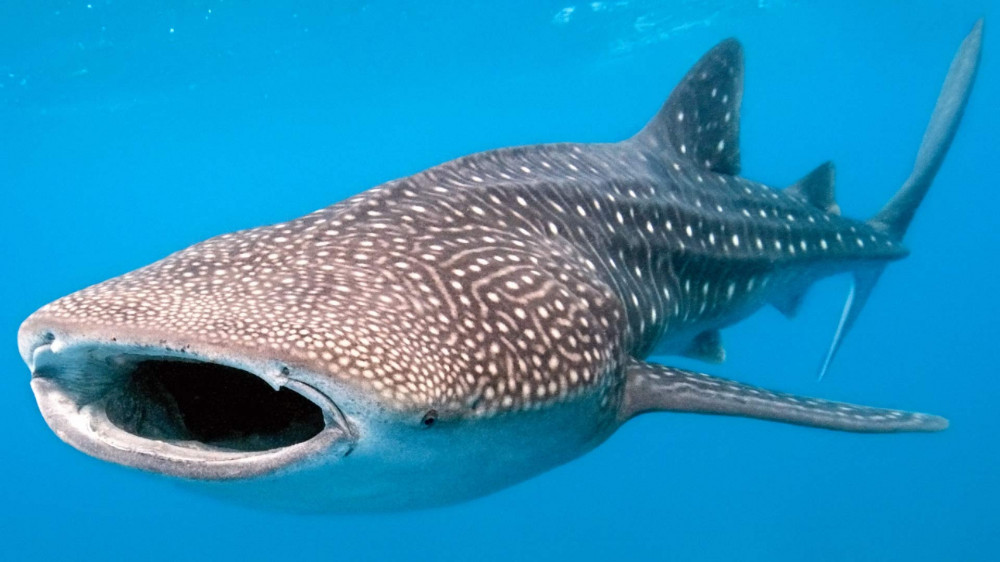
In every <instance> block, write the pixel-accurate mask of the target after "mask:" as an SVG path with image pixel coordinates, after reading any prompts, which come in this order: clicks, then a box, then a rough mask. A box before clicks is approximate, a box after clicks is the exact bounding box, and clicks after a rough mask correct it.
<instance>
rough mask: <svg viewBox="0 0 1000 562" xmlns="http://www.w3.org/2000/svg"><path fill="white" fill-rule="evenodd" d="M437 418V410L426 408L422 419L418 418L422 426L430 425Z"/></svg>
mask: <svg viewBox="0 0 1000 562" xmlns="http://www.w3.org/2000/svg"><path fill="white" fill-rule="evenodd" d="M437 418H438V413H437V410H428V411H427V413H426V414H424V419H422V420H420V424H421V425H423V426H424V427H432V426H433V425H434V424H435V423H436V422H437Z"/></svg>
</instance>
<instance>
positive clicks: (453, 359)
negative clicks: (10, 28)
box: [18, 22, 982, 510]
mask: <svg viewBox="0 0 1000 562" xmlns="http://www.w3.org/2000/svg"><path fill="white" fill-rule="evenodd" d="M981 34H982V24H981V22H980V23H977V25H976V27H975V28H974V29H973V31H972V33H971V34H970V35H969V36H968V37H967V38H966V40H965V42H964V43H963V46H962V48H961V49H960V50H959V53H958V54H957V55H956V58H955V62H954V63H953V65H952V69H951V71H950V72H949V75H948V78H947V80H946V82H945V87H944V89H943V90H942V93H941V96H940V98H939V104H938V107H937V109H936V111H935V114H934V116H933V117H932V120H931V126H930V127H929V129H928V133H927V135H926V136H925V139H924V144H923V146H922V148H921V151H920V156H919V158H918V162H917V165H916V167H915V172H914V175H913V179H912V180H911V181H910V182H908V183H907V184H906V186H904V188H903V190H902V191H901V194H900V195H899V196H898V197H897V198H895V199H893V201H891V202H890V203H889V204H888V205H887V207H886V210H885V211H883V212H882V213H880V214H879V215H878V216H877V217H876V219H875V220H873V221H869V222H867V223H865V222H857V221H851V220H849V219H846V218H842V217H840V216H839V209H838V207H837V205H836V202H835V201H834V198H833V169H832V167H831V166H829V165H823V166H820V167H819V168H817V169H816V170H815V171H814V172H812V173H810V174H808V175H807V176H806V177H805V178H803V180H801V181H800V182H798V183H796V184H795V185H793V186H792V187H790V188H788V189H786V190H784V191H777V190H774V189H771V188H768V187H766V186H763V185H761V184H758V183H755V182H752V181H749V180H746V179H743V178H740V177H738V176H736V175H735V174H736V172H737V171H738V169H739V146H738V128H739V105H740V101H741V99H742V51H741V49H740V47H739V45H738V44H737V43H736V42H735V41H732V40H728V41H725V42H723V43H721V44H720V45H719V46H718V47H716V48H715V49H713V50H711V51H710V52H709V53H708V54H707V55H706V56H705V57H704V58H703V59H702V60H701V61H700V62H698V63H697V64H696V65H695V66H694V68H693V69H692V70H691V72H689V73H688V75H687V76H686V77H685V79H684V80H683V81H682V82H681V84H680V85H679V86H678V87H677V89H676V91H675V92H674V94H673V95H671V97H670V99H669V100H668V101H667V103H666V104H665V105H664V107H663V109H662V110H661V111H660V113H659V114H658V116H657V117H656V118H655V119H654V120H653V121H652V122H651V123H650V125H648V126H647V127H646V128H645V129H644V130H643V131H642V132H641V133H639V134H638V135H637V136H636V137H634V138H632V139H629V140H626V141H623V142H621V143H616V144H602V145H574V144H554V145H543V146H535V147H522V148H514V149H503V150H498V151H491V152H487V153H482V154H479V155H473V156H470V157H466V158H461V159H458V160H455V161H452V162H449V163H446V164H443V165H441V166H438V167H435V168H432V169H430V170H428V171H426V172H423V173H420V174H417V175H414V176H411V177H408V178H403V179H400V180H396V181H394V182H389V183H388V184H385V185H383V186H379V187H376V188H374V189H372V190H369V191H367V192H365V193H363V194H361V195H358V196H356V197H352V198H351V199H349V200H347V201H344V202H342V203H340V204H337V205H334V206H331V207H329V208H327V209H322V210H320V211H317V212H315V213H312V214H310V215H307V216H305V217H302V218H300V219H296V220H293V221H289V222H286V223H281V224H277V225H274V226H269V227H262V228H257V229H251V230H247V231H242V232H236V233H232V234H227V235H223V236H219V237H216V238H213V239H210V240H207V241H205V242H202V243H200V244H197V245H194V246H192V247H190V248H188V249H185V250H182V251H180V252H178V253H176V254H173V255H171V256H168V257H167V258H165V259H163V260H161V261H159V262H156V263H154V264H152V265H150V266H147V267H145V268H141V269H139V270H136V271H134V272H131V273H128V274H125V275H123V276H121V277H118V278H115V279H111V280H108V281H106V282H104V283H101V284H98V285H95V286H93V287H89V288H87V289H84V290H82V291H79V292H77V293H74V294H71V295H69V296H67V297H64V298H62V299H59V300H57V301H55V302H53V303H50V304H49V305H46V306H44V307H42V308H41V309H40V310H38V311H37V312H35V313H34V314H32V315H31V316H30V317H29V318H28V319H27V320H26V321H25V322H24V324H23V325H22V326H21V329H20V331H19V334H18V343H19V347H20V351H21V354H22V357H23V358H24V360H25V362H26V363H27V364H28V366H29V367H30V368H31V371H32V375H33V377H32V388H33V391H34V393H35V396H36V399H37V401H38V404H39V408H40V409H41V411H42V414H43V416H44V417H45V419H46V421H47V423H48V424H49V425H50V426H51V427H52V429H53V430H54V431H55V432H56V433H57V435H59V437H60V438H62V439H63V440H65V441H67V442H68V443H70V444H72V445H73V446H75V447H77V448H78V449H80V450H82V451H84V452H86V453H88V454H91V455H93V456H96V457H99V458H102V459H106V460H110V461H112V462H116V463H119V464H123V465H127V466H132V467H137V468H141V469H144V470H150V471H154V472H158V473H162V474H167V475H172V476H177V477H181V478H184V479H186V480H193V481H199V482H202V481H208V482H210V484H208V485H207V486H206V489H207V490H209V491H211V492H212V493H217V494H224V495H232V496H241V498H242V499H243V500H244V501H248V502H254V503H264V502H272V503H273V504H276V505H281V506H285V507H293V508H296V509H314V510H315V509H353V510H371V509H391V508H402V507H420V506H428V505H438V504H442V503H449V502H454V501H460V500H463V499H468V498H472V497H476V496H479V495H482V494H486V493H489V492H491V491H494V490H497V489H500V488H502V487H504V486H508V485H510V484H513V483H515V482H518V481H520V480H523V479H525V478H528V477H530V476H532V475H534V474H537V473H539V472H541V471H544V470H546V469H548V468H551V467H553V466H556V465H558V464H560V463H563V462H566V461H568V460H570V459H572V458H575V457H577V456H579V455H581V454H583V453H584V452H586V451H587V450H589V449H591V448H592V447H594V446H596V445H598V444H599V443H600V442H602V441H603V440H604V439H606V438H607V437H608V436H609V435H611V434H612V433H613V432H614V431H615V430H616V429H617V427H619V426H620V425H621V424H622V423H624V422H625V421H627V420H628V419H630V418H632V417H634V416H636V415H639V414H641V413H644V412H650V411H671V412H697V413H713V414H724V415H739V416H745V417H752V418H759V419H767V420H774V421H782V422H787V423H794V424H800V425H807V426H813V427H822V428H828V429H838V430H845V431H858V432H898V431H937V430H940V429H943V428H944V427H946V426H947V422H946V421H945V420H944V419H942V418H939V417H936V416H930V415H926V414H916V413H909V412H902V411H896V410H883V409H877V408H870V407H864V406H854V405H849V404H841V403H834V402H828V401H824V400H818V399H811V398H802V397H796V396H790V395H786V394H782V393H777V392H771V391H767V390H764V389H759V388H754V387H751V386H749V385H744V384H740V383H735V382H732V381H726V380H724V379H719V378H716V377H711V376H709V375H704V374H700V373H694V372H690V371H682V370H679V369H674V368H671V367H666V366H659V365H653V364H649V363H645V362H644V361H642V358H643V357H644V356H646V355H647V354H649V353H650V351H652V350H653V349H654V348H656V349H658V350H659V351H667V352H672V353H681V354H685V355H689V356H693V357H698V358H702V359H707V360H716V361H717V360H721V359H722V358H724V355H725V353H724V350H723V348H722V344H721V337H720V335H719V329H720V328H722V327H724V326H727V325H729V324H731V323H733V322H735V321H737V320H739V319H741V318H743V317H745V316H746V315H748V314H750V313H752V312H753V311H754V310H756V309H758V308H760V307H761V306H762V305H764V304H765V303H772V304H774V305H776V306H778V307H779V308H780V309H781V310H783V311H785V312H787V313H792V312H794V310H795V308H796V306H797V303H798V301H799V300H800V298H801V295H802V294H803V293H804V292H805V290H806V289H807V288H808V286H809V285H810V284H811V283H812V282H813V281H815V280H816V279H818V278H819V277H822V276H826V275H830V274H833V273H837V272H840V271H844V272H850V273H852V274H853V275H854V276H855V278H856V280H857V287H856V290H855V292H854V294H853V297H852V298H851V299H849V302H848V306H847V307H846V309H845V315H844V320H843V321H842V323H841V327H840V330H839V331H838V334H837V337H836V338H835V342H834V345H833V346H832V348H831V354H830V356H831V357H832V353H833V351H835V350H836V348H837V346H838V345H839V342H840V341H841V340H842V337H843V335H844V334H845V333H846V331H847V329H848V328H849V327H850V324H851V322H853V320H854V318H855V317H856V316H857V313H858V311H859V310H860V308H861V306H862V305H863V303H864V300H865V299H866V298H867V296H868V294H869V292H870V291H871V288H872V287H873V286H874V283H875V280H877V278H878V275H879V273H880V272H881V270H882V268H883V267H884V264H885V263H887V261H889V260H892V259H895V258H898V257H900V256H902V255H904V254H905V250H903V249H902V247H901V246H900V241H899V237H900V236H901V234H902V232H903V231H905V227H906V225H907V224H909V220H910V218H911V217H912V215H913V212H914V210H915V208H916V205H917V204H919V202H920V200H921V199H922V197H923V194H924V193H926V189H927V186H928V185H929V183H930V180H931V178H932V177H933V175H934V172H935V171H936V170H937V168H938V167H939V166H940V163H941V160H942V158H943V154H944V151H945V150H946V149H947V146H948V144H949V143H950V140H951V138H952V137H953V135H954V132H955V130H956V127H957V122H958V119H959V118H960V116H961V113H962V108H963V107H964V105H965V101H966V100H967V98H968V94H969V90H970V88H971V84H972V80H973V78H974V76H975V69H976V65H977V62H978V58H979V51H980V45H981ZM828 363H829V358H828V361H827V364H828Z"/></svg>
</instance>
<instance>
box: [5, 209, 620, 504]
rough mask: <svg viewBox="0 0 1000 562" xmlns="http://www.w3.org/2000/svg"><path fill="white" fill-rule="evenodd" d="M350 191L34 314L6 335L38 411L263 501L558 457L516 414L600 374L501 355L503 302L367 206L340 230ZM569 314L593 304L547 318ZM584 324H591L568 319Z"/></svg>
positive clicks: (340, 494)
mask: <svg viewBox="0 0 1000 562" xmlns="http://www.w3.org/2000/svg"><path fill="white" fill-rule="evenodd" d="M372 200H378V198H377V197H373V198H370V199H366V200H365V203H364V205H365V207H366V208H373V209H374V208H377V207H375V206H374V205H372V204H371V201H372ZM357 206H358V201H354V202H353V203H352V204H350V205H341V206H335V207H333V208H330V209H327V210H323V211H319V212H317V213H314V214H312V215H307V216H305V217H302V218H300V219H297V220H294V221H291V222H288V223H283V224H279V225H275V226H271V227H263V228H258V229H252V230H247V231H242V232H237V233H233V234H227V235H223V236H219V237H216V238H213V239H210V240H207V241H205V242H202V243H200V244H197V245H195V246H192V247H190V248H188V249H186V250H183V251H180V252H178V253H176V254H173V255H171V256H169V257H167V258H165V259H163V260H161V261H159V262H156V263H154V264H152V265H150V266H147V267H145V268H142V269H139V270H136V271H134V272H131V273H128V274H125V275H123V276H121V277H117V278H114V279H111V280H108V281H105V282H103V283H100V284H98V285H95V286H92V287H89V288H86V289H83V290H81V291H78V292H76V293H73V294H71V295H68V296H66V297H63V298H61V299H59V300H57V301H55V302H53V303H50V304H48V305H46V306H44V307H43V308H41V309H40V310H38V311H37V312H35V313H34V314H33V315H31V316H30V317H29V318H28V319H27V320H26V321H25V322H24V323H23V324H22V326H21V329H20V332H19V335H18V342H19V347H20V351H21V355H22V357H23V358H24V360H25V362H26V363H27V364H28V366H29V367H30V368H31V371H32V388H33V391H34V393H35V397H36V399H37V402H38V405H39V407H40V409H41V412H42V414H43V415H44V417H45V420H46V421H47V423H48V424H49V426H50V427H51V428H52V430H53V431H54V432H55V433H56V434H57V435H58V436H59V437H60V438H62V439H63V440H64V441H66V442H68V443H69V444H71V445H73V446H74V447H76V448H78V449H80V450H82V451H84V452H86V453H88V454H90V455H92V456H95V457H98V458H101V459H104V460H108V461H111V462H114V463H118V464H122V465H127V466H131V467H137V468H140V469H144V470H148V471H153V472H157V473H162V474H166V475H171V476H176V477H180V478H182V479H187V480H198V481H208V482H218V481H225V482H229V483H230V485H228V486H222V485H214V486H215V489H220V490H224V491H225V490H230V489H232V490H237V489H240V486H239V485H238V484H239V483H240V482H242V483H255V484H257V487H256V488H255V489H257V490H258V491H257V492H253V494H256V495H257V496H261V495H270V496H288V495H289V494H291V496H292V497H272V498H269V499H268V500H267V503H278V504H281V505H288V506H292V507H307V508H308V507H310V506H311V505H312V504H314V503H315V502H313V498H311V497H309V496H322V495H323V494H324V492H323V491H322V490H320V491H317V486H318V485H317V484H316V482H315V481H316V480H317V478H318V477H317V476H316V475H317V474H326V475H327V477H324V478H325V480H323V482H322V484H321V485H319V487H323V486H326V487H329V488H330V489H331V490H332V491H328V493H326V495H327V497H328V498H329V503H331V504H336V505H335V506H336V507H339V506H340V505H341V504H344V503H346V504H348V505H347V507H351V505H352V504H354V503H356V504H357V505H358V507H360V508H364V509H371V508H377V507H379V506H381V505H384V506H386V507H397V506H407V505H425V504H428V503H444V502H447V501H452V500H453V499H463V498H465V497H469V496H474V495H480V494H481V493H483V492H485V491H490V490H492V489H495V488H498V487H500V486H503V485H507V484H509V483H510V482H512V481H517V480H519V479H523V478H524V477H525V476H526V475H529V474H530V473H533V472H537V471H538V470H540V469H544V468H547V466H550V465H552V464H555V463H556V462H561V461H563V460H568V458H571V456H570V455H569V453H568V452H567V453H566V454H563V453H559V452H558V451H560V450H561V447H569V448H574V449H575V450H578V449H579V448H580V446H581V445H579V444H577V443H572V441H573V439H572V438H570V439H568V440H567V441H566V442H564V443H563V444H562V446H561V447H560V446H554V444H552V443H549V444H545V443H546V439H545V438H535V437H532V438H531V439H530V442H531V444H530V445H526V444H525V443H526V442H528V441H529V439H525V433H524V432H525V431H531V422H530V421H525V420H529V419H530V418H531V416H532V414H535V415H541V412H540V410H541V409H542V408H541V406H543V405H545V406H551V405H552V404H553V403H560V402H568V401H571V400H572V399H573V398H574V397H578V396H579V392H577V393H576V394H574V392H573V391H574V389H576V390H586V389H587V388H588V387H592V386H593V382H594V381H595V380H596V377H595V376H594V375H595V373H596V370H588V371H587V372H586V377H584V372H583V371H582V370H581V371H580V375H579V377H578V378H577V379H574V381H573V382H574V383H576V384H575V385H571V384H569V381H568V380H567V381H565V383H566V384H564V385H563V386H562V387H559V388H550V386H549V385H548V383H547V382H542V383H538V382H532V381H534V380H535V379H536V378H540V377H538V373H537V371H538V369H546V368H548V367H549V365H550V359H549V358H548V357H545V356H544V355H538V356H537V357H534V359H535V361H533V362H532V361H530V359H531V358H532V354H530V353H528V354H526V355H525V357H526V358H527V359H528V360H529V361H525V360H520V363H521V365H520V367H519V366H518V365H517V364H505V361H506V362H507V363H509V362H510V361H508V360H507V359H505V357H512V355H510V349H509V348H512V347H513V346H514V344H513V343H512V342H514V341H515V340H514V339H510V338H514V336H515V335H517V337H519V338H521V339H524V336H523V334H522V332H523V329H522V327H519V326H517V325H516V324H515V322H516V321H518V316H517V315H516V314H504V315H503V318H506V319H508V320H502V319H496V320H493V319H490V318H488V317H489V315H490V314H492V312H490V311H487V310H486V309H484V308H482V307H480V306H478V305H477V303H474V302H473V299H478V298H480V297H479V296H477V295H478V293H474V292H471V291H469V290H468V287H467V286H463V284H462V283H459V282H458V281H446V280H443V279H442V278H440V277H437V278H435V274H434V273H433V271H431V270H429V269H428V268H426V267H424V265H434V263H435V261H436V260H437V259H439V258H440V259H443V258H444V257H445V256H446V255H447V254H448V250H447V249H446V248H444V246H443V245H436V244H434V243H431V242H427V241H424V242H420V243H415V242H414V240H412V239H411V238H408V237H405V236H402V235H401V233H400V232H399V231H398V230H397V229H396V228H395V227H394V226H392V225H389V224H387V223H382V222H379V220H378V219H377V215H375V217H374V218H372V217H369V219H368V220H367V221H366V222H365V223H364V225H363V226H362V227H358V228H353V227H352V226H351V220H352V217H354V216H355V215H356V212H355V211H352V210H351V209H354V208H356V207H357ZM345 207H346V208H347V211H345V210H344V209H345ZM383 224H384V225H386V226H385V227H381V226H380V225H383ZM504 255H506V254H504ZM478 259H482V258H481V257H480V258H478ZM513 259H517V258H516V257H515V258H513ZM491 261H492V264H491V265H489V267H495V266H510V265H512V264H511V263H510V262H508V261H505V260H503V259H502V260H499V261H498V260H491ZM472 267H473V268H474V269H475V268H476V267H478V268H479V269H478V270H479V271H480V272H481V273H482V272H483V270H484V269H486V270H487V271H486V273H488V272H489V267H486V268H484V267H482V266H476V265H475V264H472ZM470 273H471V272H470ZM528 275H530V274H529V273H525V274H524V275H523V277H524V278H525V279H527V281H522V283H525V284H528V283H533V282H534V281H533V280H532V278H530V277H528ZM518 276H519V277H521V276H522V275H521V274H518ZM539 285H541V283H539ZM565 302H569V300H568V299H567V300H566V301H565ZM490 304H491V305H494V306H495V307H497V308H503V303H499V304H498V303H493V302H491V303H490ZM549 306H552V305H551V303H550V304H549ZM501 312H502V310H501ZM571 314H575V315H576V316H580V315H581V314H589V313H588V311H585V310H584V311H575V312H574V311H563V312H562V313H561V312H560V311H558V310H556V309H555V308H552V311H551V314H548V313H546V318H547V319H549V320H550V321H553V322H555V321H559V322H562V323H565V322H566V319H565V318H564V316H566V317H568V315H571ZM484 315H485V316H484ZM534 316H535V315H534V312H533V313H532V317H531V318H528V317H527V316H525V318H524V321H532V322H536V321H538V318H535V317H534ZM487 320H488V323H487ZM504 322H507V323H506V324H504ZM587 326H590V328H587ZM535 329H537V328H535ZM588 329H589V330H592V331H593V330H598V329H603V328H601V327H600V326H599V324H598V322H597V321H596V320H595V319H593V318H591V320H590V322H587V321H586V320H584V321H583V322H577V330H588ZM572 330H573V329H572V328H563V331H565V332H566V333H567V334H568V335H570V336H572ZM529 331H530V330H529ZM577 337H578V341H583V338H587V339H588V340H589V341H594V340H593V339H592V335H587V334H584V333H582V332H581V333H580V334H578V335H577ZM505 338H507V339H505ZM525 341H528V340H525ZM501 346H502V347H503V351H504V354H500V353H498V351H500V348H501ZM514 349H515V350H516V348H514ZM581 351H584V350H583V349H581ZM600 355H601V357H605V356H606V354H605V353H604V352H601V354H600ZM587 356H588V357H590V358H592V359H593V358H596V357H597V356H598V353H597V351H596V350H595V352H594V354H593V355H592V354H591V353H590V352H589V350H588V351H587ZM581 361H582V358H581ZM536 363H537V364H538V365H536ZM564 366H565V362H563V363H562V364H560V365H557V366H553V368H561V367H564ZM521 367H523V368H524V369H525V370H524V372H523V379H524V381H523V383H522V382H518V381H515V380H513V378H514V377H515V376H516V373H517V372H519V370H520V368H521ZM532 372H535V376H534V377H532ZM564 378H565V375H564ZM585 378H586V380H585ZM594 407H595V408H596V407H597V406H596V405H595V406H594ZM512 413H518V414H521V415H519V416H510V415H508V414H512ZM550 413H551V412H550ZM511 418H516V420H517V421H516V422H515V421H512V419H511ZM590 418H596V416H590ZM585 419H587V418H585ZM505 424H506V425H505ZM498 426H503V427H506V428H507V429H503V430H501V431H499V432H498V431H497V427H498ZM483 432H488V434H489V437H488V438H483V435H485V434H484V433H483ZM591 433H592V432H591ZM592 437H593V436H592V435H590V434H589V433H588V434H586V435H582V436H581V437H580V439H581V440H582V441H586V442H587V443H590V440H591V439H592ZM562 438H563V439H564V440H565V439H566V436H565V435H564V436H563V437H562ZM505 440H508V441H509V442H507V443H505ZM536 443H542V445H541V446H542V447H546V446H548V447H549V448H550V450H548V451H546V452H545V453H543V454H541V455H539V454H538V453H537V452H535V453H532V452H531V451H529V449H537V448H538V445H537V444H536ZM588 446H589V445H588ZM488 463H493V465H494V466H495V474H491V473H490V471H491V470H494V469H484V468H483V466H482V465H483V464H488ZM529 465H530V466H529ZM472 472H475V473H476V477H475V478H472V477H471V473H472ZM302 478H309V479H310V484H309V485H301V483H300V485H298V486H297V489H296V490H295V491H291V492H290V491H288V490H285V489H281V485H280V484H279V483H280V482H282V481H287V480H293V481H294V480H296V479H299V480H301V479H302ZM449 479H452V480H454V479H458V480H461V481H462V482H464V483H463V484H460V485H456V484H454V482H450V481H449ZM260 486H264V487H265V488H267V490H268V491H267V492H266V493H264V492H259V490H260V489H261V488H260ZM334 488H335V489H334ZM279 489H280V491H279ZM421 489H423V491H421ZM400 490H405V493H404V492H401V491H400ZM421 494H423V496H421ZM344 496H347V497H348V498H349V500H345V499H344ZM355 500H356V501H355ZM304 504H305V505H304ZM323 507H324V508H325V507H326V505H325V504H324V505H323Z"/></svg>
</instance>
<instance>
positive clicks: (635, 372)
mask: <svg viewBox="0 0 1000 562" xmlns="http://www.w3.org/2000/svg"><path fill="white" fill-rule="evenodd" d="M626 377H627V382H626V386H625V397H624V401H623V403H622V417H623V419H629V418H632V417H634V416H637V415H639V414H642V413H646V412H687V413H696V414H719V415H726V416H742V417H748V418H757V419H762V420H771V421H779V422H784V423H791V424H796V425H805V426H810V427H820V428H824V429H836V430H840V431H856V432H864V433H889V432H902V431H940V430H942V429H945V428H946V427H948V420H946V419H944V418H941V417H938V416H932V415H928V414H918V413H913V412H903V411H899V410H884V409H881V408H870V407H868V406H856V405H853V404H845V403H842V402H831V401H828V400H820V399H817V398H805V397H800V396H794V395H791V394H785V393H782V392H774V391H770V390H765V389H762V388H757V387H754V386H750V385H747V384H742V383H738V382H735V381H730V380H726V379H722V378H718V377H713V376H710V375H704V374H701V373H695V372H692V371H684V370H681V369H674V368H673V367H666V366H663V365H654V364H651V363H645V362H642V361H636V360H633V361H631V362H630V363H629V364H628V366H627V368H626Z"/></svg>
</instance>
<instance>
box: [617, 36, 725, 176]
mask: <svg viewBox="0 0 1000 562" xmlns="http://www.w3.org/2000/svg"><path fill="white" fill-rule="evenodd" d="M742 99H743V48H742V47H740V44H739V42H738V41H736V40H735V39H727V40H725V41H723V42H721V43H719V44H718V45H716V46H715V47H714V48H713V49H712V50H710V51H709V52H708V53H706V54H705V55H704V56H703V57H701V60H699V61H698V62H697V63H696V64H695V65H694V67H692V68H691V70H689V71H688V73H687V74H686V75H685V76H684V79H683V80H681V82H680V84H678V85H677V87H676V88H674V91H673V93H671V94H670V98H669V99H668V100H667V102H666V103H665V104H664V105H663V107H662V108H660V111H659V113H657V114H656V117H654V118H653V119H652V121H650V122H649V123H648V124H647V125H646V127H645V128H643V130H642V131H640V132H639V134H638V135H636V137H635V139H636V140H637V141H638V142H641V143H643V144H645V145H647V146H648V147H650V148H652V149H653V150H654V151H656V152H666V153H667V154H668V155H669V157H670V158H673V159H677V160H678V161H680V160H686V161H689V162H692V163H694V164H695V165H696V166H697V167H699V168H702V169H706V170H709V171H712V172H716V173H720V174H728V175H736V174H738V173H739V171H740V145H739V140H740V103H741V101H742Z"/></svg>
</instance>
